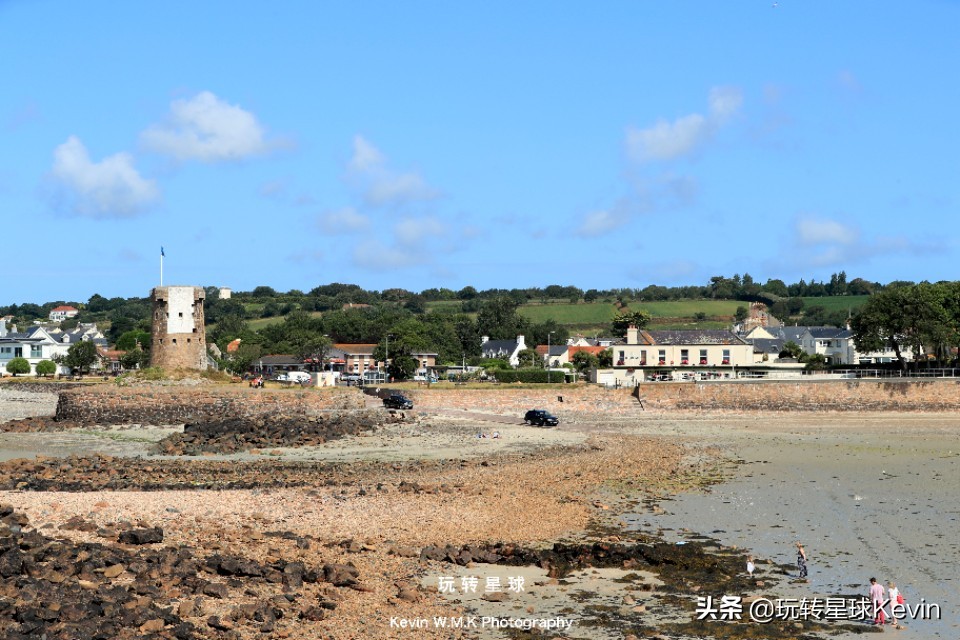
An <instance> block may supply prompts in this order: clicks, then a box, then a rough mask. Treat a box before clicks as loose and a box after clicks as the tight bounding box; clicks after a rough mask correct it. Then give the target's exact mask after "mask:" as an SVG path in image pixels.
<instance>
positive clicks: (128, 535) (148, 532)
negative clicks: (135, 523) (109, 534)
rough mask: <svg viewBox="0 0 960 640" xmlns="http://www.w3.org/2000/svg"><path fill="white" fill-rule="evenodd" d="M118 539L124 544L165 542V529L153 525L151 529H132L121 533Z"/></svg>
mask: <svg viewBox="0 0 960 640" xmlns="http://www.w3.org/2000/svg"><path fill="white" fill-rule="evenodd" d="M118 541H119V542H120V543H122V544H137V545H139V544H154V543H157V542H163V529H161V528H160V527H151V528H149V529H131V530H129V531H124V532H123V533H121V534H120V536H119V538H118Z"/></svg>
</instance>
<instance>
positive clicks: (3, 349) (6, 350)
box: [0, 347, 13, 353]
mask: <svg viewBox="0 0 960 640" xmlns="http://www.w3.org/2000/svg"><path fill="white" fill-rule="evenodd" d="M12 351H13V349H11V348H10V347H0V353H10V352H12Z"/></svg>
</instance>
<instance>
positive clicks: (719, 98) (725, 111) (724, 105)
mask: <svg viewBox="0 0 960 640" xmlns="http://www.w3.org/2000/svg"><path fill="white" fill-rule="evenodd" d="M708 99H709V102H710V115H711V116H713V117H714V118H716V119H717V120H719V121H720V122H725V121H726V120H728V119H729V118H731V117H732V116H734V115H735V114H736V113H737V112H738V111H739V110H740V107H741V106H742V105H743V91H741V90H740V88H739V87H713V88H712V89H710V96H709V98H708Z"/></svg>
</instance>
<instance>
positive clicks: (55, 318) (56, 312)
mask: <svg viewBox="0 0 960 640" xmlns="http://www.w3.org/2000/svg"><path fill="white" fill-rule="evenodd" d="M78 313H80V310H79V309H76V308H74V307H71V306H69V305H61V306H59V307H54V308H53V309H51V310H50V316H49V318H50V322H63V321H64V320H66V319H67V318H73V317H75V316H76V315H77V314H78Z"/></svg>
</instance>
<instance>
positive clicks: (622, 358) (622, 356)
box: [617, 351, 627, 364]
mask: <svg viewBox="0 0 960 640" xmlns="http://www.w3.org/2000/svg"><path fill="white" fill-rule="evenodd" d="M617 353H618V354H619V357H618V358H617V364H623V363H624V361H625V360H626V359H627V354H626V352H624V351H618V352H617Z"/></svg>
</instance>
